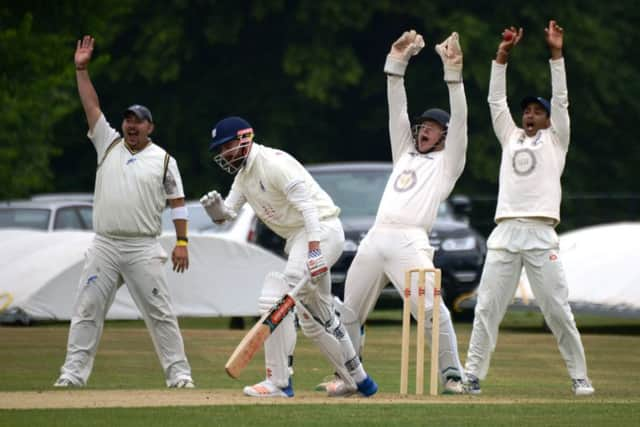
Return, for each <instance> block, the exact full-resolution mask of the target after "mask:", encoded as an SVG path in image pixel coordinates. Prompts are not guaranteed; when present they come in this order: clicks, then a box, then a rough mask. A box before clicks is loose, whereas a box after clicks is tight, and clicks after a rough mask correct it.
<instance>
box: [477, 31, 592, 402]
mask: <svg viewBox="0 0 640 427" xmlns="http://www.w3.org/2000/svg"><path fill="white" fill-rule="evenodd" d="M507 32H508V34H506V33H507ZM503 34H504V40H502V41H501V42H500V43H499V45H498V52H497V53H496V58H495V60H494V61H493V62H492V64H491V80H490V82H489V98H488V101H489V108H490V110H491V120H492V123H493V130H494V131H495V133H496V136H497V138H498V142H500V146H501V147H502V159H501V163H500V186H499V191H498V205H497V208H496V215H495V221H496V224H497V226H496V228H495V229H494V230H493V231H492V233H491V235H490V236H489V240H488V241H487V248H488V251H487V258H486V262H485V265H484V270H483V272H482V278H481V279H480V286H479V288H478V301H477V304H476V308H475V319H474V322H473V331H472V333H471V341H470V343H469V351H468V354H467V360H466V363H465V371H466V373H467V380H468V382H467V384H466V388H467V390H468V392H469V393H472V394H479V393H480V392H481V389H480V380H482V379H484V378H485V377H486V375H487V372H488V370H489V362H490V360H491V353H492V352H493V351H494V349H495V347H496V343H497V341H498V328H499V325H500V322H501V321H502V318H503V317H504V314H505V311H506V310H507V307H508V306H509V303H510V302H511V300H512V299H513V295H514V294H515V291H516V287H517V286H518V282H519V280H520V275H521V272H522V267H523V266H524V268H525V270H526V272H527V277H528V278H529V283H530V284H531V290H532V291H533V294H534V295H535V298H536V303H537V304H538V306H539V307H540V309H541V310H542V313H543V314H544V318H545V320H546V322H547V325H548V326H549V328H550V329H551V332H553V334H554V335H555V337H556V339H557V341H558V347H559V348H560V353H561V354H562V358H563V359H564V361H565V363H566V366H567V369H568V371H569V375H570V377H571V379H572V389H573V392H574V393H575V394H576V395H590V394H593V392H594V388H593V386H592V385H591V382H590V381H589V378H588V377H587V362H586V360H585V355H584V349H583V347H582V342H581V339H580V333H579V332H578V329H577V328H576V323H575V320H574V318H573V314H572V313H571V307H570V306H569V302H568V287H567V281H566V277H565V274H564V270H563V268H562V262H561V260H560V253H559V241H558V235H557V234H556V232H555V229H554V228H555V226H556V225H558V223H559V222H560V201H561V199H562V190H561V186H560V177H561V175H562V171H563V169H564V165H565V158H566V156H567V151H568V149H569V136H570V123H569V110H568V107H569V97H568V92H567V78H566V73H565V64H564V58H563V56H562V47H563V41H564V30H563V29H562V28H561V27H560V26H559V25H558V24H557V23H556V22H555V21H549V25H548V27H547V28H545V31H544V34H545V40H546V43H547V45H548V47H549V50H550V52H551V59H550V60H549V67H550V69H551V93H552V96H551V103H549V102H548V101H547V100H546V99H544V98H542V97H539V96H527V97H525V98H524V99H522V101H521V103H520V106H521V107H522V122H521V123H522V128H519V127H518V126H516V124H515V122H514V121H513V118H512V116H511V112H510V111H509V106H508V105H507V87H506V72H507V60H508V58H509V54H510V52H511V50H512V49H513V48H514V46H516V45H517V44H518V43H519V42H520V40H521V39H522V36H523V30H522V28H520V29H516V28H515V27H511V28H507V29H505V33H503Z"/></svg>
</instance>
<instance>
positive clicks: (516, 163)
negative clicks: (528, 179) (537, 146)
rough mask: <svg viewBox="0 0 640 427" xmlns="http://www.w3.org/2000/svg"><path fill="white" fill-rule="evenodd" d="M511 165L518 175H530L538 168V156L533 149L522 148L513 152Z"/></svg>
mask: <svg viewBox="0 0 640 427" xmlns="http://www.w3.org/2000/svg"><path fill="white" fill-rule="evenodd" d="M511 165H512V166H513V171H514V172H515V173H516V175H520V176H527V175H530V174H531V173H532V172H533V170H534V169H535V168H536V156H535V154H534V153H533V151H532V150H531V149H529V148H521V149H519V150H516V151H515V152H514V153H513V159H512V160H511Z"/></svg>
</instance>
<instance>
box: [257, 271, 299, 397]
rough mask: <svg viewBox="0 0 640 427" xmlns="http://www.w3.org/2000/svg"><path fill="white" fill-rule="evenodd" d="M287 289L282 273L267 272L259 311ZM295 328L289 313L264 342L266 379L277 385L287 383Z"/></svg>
mask: <svg viewBox="0 0 640 427" xmlns="http://www.w3.org/2000/svg"><path fill="white" fill-rule="evenodd" d="M288 291H289V285H288V284H287V281H286V278H285V276H284V274H282V273H277V272H271V273H269V274H267V276H266V277H265V280H264V285H263V286H262V294H261V295H260V298H259V300H258V304H259V307H260V313H262V314H264V313H265V312H267V311H268V310H269V309H270V308H271V307H273V305H274V304H275V303H276V302H278V301H279V300H280V298H282V296H283V295H284V294H286V293H287V292H288ZM296 338H297V336H296V328H295V323H294V316H293V313H289V314H288V315H287V316H286V317H285V318H284V319H282V323H281V324H280V325H279V326H278V327H277V328H276V330H275V331H274V332H273V334H271V336H270V337H269V338H268V339H267V340H266V341H265V343H264V358H265V367H266V371H267V374H266V376H267V379H269V380H270V381H271V382H272V383H273V384H275V385H276V386H278V387H281V388H282V387H286V386H287V385H288V384H289V365H290V361H292V360H293V351H294V349H295V347H296Z"/></svg>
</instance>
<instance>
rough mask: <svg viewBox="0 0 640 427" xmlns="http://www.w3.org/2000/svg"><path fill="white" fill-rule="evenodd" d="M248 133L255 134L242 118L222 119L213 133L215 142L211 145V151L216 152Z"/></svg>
mask: <svg viewBox="0 0 640 427" xmlns="http://www.w3.org/2000/svg"><path fill="white" fill-rule="evenodd" d="M248 132H251V133H253V129H252V128H251V125H250V124H249V122H248V121H246V120H245V119H243V118H242V117H237V116H232V117H227V118H225V119H222V120H220V121H219V122H218V123H216V125H215V126H214V127H213V130H212V131H211V137H212V138H213V140H212V141H211V143H210V144H209V151H214V150H215V149H216V148H218V147H220V146H221V145H222V144H224V143H227V142H229V141H231V140H233V139H236V138H239V137H240V135H243V134H245V133H248Z"/></svg>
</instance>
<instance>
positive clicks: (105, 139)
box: [87, 114, 120, 164]
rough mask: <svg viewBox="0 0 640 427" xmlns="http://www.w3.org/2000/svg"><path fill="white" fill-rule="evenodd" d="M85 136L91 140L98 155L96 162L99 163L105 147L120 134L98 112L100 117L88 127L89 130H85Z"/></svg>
mask: <svg viewBox="0 0 640 427" xmlns="http://www.w3.org/2000/svg"><path fill="white" fill-rule="evenodd" d="M87 137H88V138H89V139H90V140H91V142H92V143H93V146H94V147H95V149H96V153H97V155H98V157H97V164H100V163H101V162H102V160H103V158H104V153H105V152H106V151H107V148H108V147H109V145H111V143H112V142H113V141H115V140H116V139H117V138H120V134H119V133H118V131H116V130H115V129H114V128H112V127H111V125H110V124H109V122H107V119H106V117H105V116H104V114H100V117H99V118H98V121H97V122H96V124H95V125H94V126H93V129H89V132H87Z"/></svg>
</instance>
